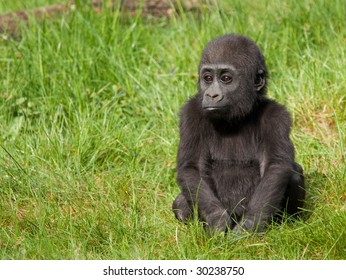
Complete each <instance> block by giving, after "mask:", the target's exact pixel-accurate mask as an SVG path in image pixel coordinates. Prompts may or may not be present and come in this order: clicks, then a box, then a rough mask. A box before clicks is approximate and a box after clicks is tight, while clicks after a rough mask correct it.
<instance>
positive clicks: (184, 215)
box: [172, 193, 192, 222]
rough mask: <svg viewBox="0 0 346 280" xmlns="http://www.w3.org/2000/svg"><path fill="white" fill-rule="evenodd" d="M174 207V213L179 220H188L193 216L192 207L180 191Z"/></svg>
mask: <svg viewBox="0 0 346 280" xmlns="http://www.w3.org/2000/svg"><path fill="white" fill-rule="evenodd" d="M172 207H173V212H174V215H175V217H176V218H177V219H178V220H179V221H181V222H186V221H187V220H189V219H190V218H191V217H192V209H191V207H190V206H189V204H188V202H187V200H186V198H185V196H183V194H181V193H180V194H179V195H178V196H177V198H176V199H175V200H174V202H173V206H172Z"/></svg>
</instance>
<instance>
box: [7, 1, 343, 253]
mask: <svg viewBox="0 0 346 280" xmlns="http://www.w3.org/2000/svg"><path fill="white" fill-rule="evenodd" d="M14 2H16V1H14ZM31 2H32V3H30V1H26V3H29V4H26V5H27V6H25V7H34V4H35V3H36V2H35V1H31ZM210 2H211V3H210V4H211V8H207V7H205V9H203V12H202V13H201V14H197V13H195V12H182V13H181V14H180V15H174V16H172V17H171V18H169V19H154V18H149V19H143V18H141V17H140V16H137V17H133V18H126V17H124V16H122V15H121V14H120V13H119V12H117V11H115V12H114V13H112V12H111V11H103V12H102V13H100V14H95V13H93V12H91V11H89V10H85V9H81V10H77V11H75V12H73V13H72V14H71V15H69V16H66V17H64V18H60V19H55V20H45V21H41V22H35V20H33V19H31V21H30V28H26V27H25V26H23V27H22V28H21V37H20V38H18V39H17V40H12V39H10V38H8V37H6V36H4V35H1V36H2V37H1V38H2V39H1V41H0V138H1V147H0V259H345V258H346V234H345V228H346V206H345V205H346V204H345V202H346V187H345V186H346V174H345V172H346V164H345V153H346V150H345V149H346V144H345V143H346V99H345V96H346V80H345V77H346V53H345V48H346V29H345V25H344V23H345V22H346V6H345V5H344V3H343V1H337V0H336V1H319V0H317V1H312V0H311V1H310V0H303V1H275V0H268V1H255V2H254V1H247V0H246V1H244V0H239V1H238V0H236V1H220V2H219V3H216V2H214V1H210ZM16 3H17V4H14V3H13V4H8V6H5V5H4V4H1V5H0V12H7V11H11V10H15V9H21V8H23V7H24V4H23V7H19V4H18V1H17V2H16ZM48 3H52V1H50V2H48V1H43V0H42V1H40V4H48ZM11 5H12V6H11ZM230 32H235V33H242V34H245V35H247V36H249V37H251V38H253V39H254V40H256V41H257V42H258V44H259V45H260V47H261V48H262V50H263V52H264V54H265V56H266V58H267V64H268V68H269V70H270V74H271V79H270V85H269V93H268V94H269V96H271V97H272V98H275V99H276V100H278V101H279V102H281V103H283V104H285V105H286V106H287V107H288V108H289V110H290V112H291V113H292V118H293V121H294V127H293V131H292V140H293V141H294V143H295V146H296V157H297V161H298V162H300V163H301V164H302V165H303V166H304V169H305V174H306V185H307V194H308V195H307V201H306V209H307V214H306V216H305V218H304V219H302V220H299V221H295V222H291V221H289V220H285V222H284V223H283V224H282V225H272V226H270V227H269V228H268V230H267V231H266V233H265V235H263V236H254V237H244V238H242V239H235V238H232V237H224V236H223V235H215V236H208V235H207V234H206V233H205V232H204V231H203V228H202V226H201V225H200V224H199V223H197V222H196V221H192V222H191V223H189V224H187V225H182V224H179V223H178V222H177V221H176V220H175V219H174V217H173V214H172V211H171V203H172V201H173V199H174V197H175V196H176V195H177V194H178V192H179V189H178V186H177V184H176V182H175V165H176V152H177V145H178V142H179V136H178V112H179V108H180V107H181V106H182V104H183V103H184V102H185V101H186V100H187V99H188V97H189V96H191V95H193V94H194V93H195V92H196V81H197V66H198V61H199V57H200V54H201V51H202V48H203V47H204V45H205V43H206V42H208V41H209V40H211V39H213V38H214V37H215V36H217V35H221V34H224V33H230Z"/></svg>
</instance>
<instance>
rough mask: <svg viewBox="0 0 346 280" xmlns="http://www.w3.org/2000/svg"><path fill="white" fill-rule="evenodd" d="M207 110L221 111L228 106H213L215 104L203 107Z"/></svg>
mask: <svg viewBox="0 0 346 280" xmlns="http://www.w3.org/2000/svg"><path fill="white" fill-rule="evenodd" d="M203 109H204V110H205V111H209V112H212V111H221V110H226V109H227V106H220V107H213V106H209V107H204V108H203Z"/></svg>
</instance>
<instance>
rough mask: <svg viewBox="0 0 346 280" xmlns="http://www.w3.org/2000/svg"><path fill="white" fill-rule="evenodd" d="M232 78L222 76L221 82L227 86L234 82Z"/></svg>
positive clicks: (225, 75)
mask: <svg viewBox="0 0 346 280" xmlns="http://www.w3.org/2000/svg"><path fill="white" fill-rule="evenodd" d="M232 80H233V79H232V77H231V76H230V75H227V74H224V75H222V76H221V81H222V82H223V83H225V84H228V83H230V82H232Z"/></svg>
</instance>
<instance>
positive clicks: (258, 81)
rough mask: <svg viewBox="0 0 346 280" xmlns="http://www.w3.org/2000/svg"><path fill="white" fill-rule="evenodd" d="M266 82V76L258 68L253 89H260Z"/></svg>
mask: <svg viewBox="0 0 346 280" xmlns="http://www.w3.org/2000/svg"><path fill="white" fill-rule="evenodd" d="M265 84H266V78H265V74H264V71H263V70H262V69H260V70H258V72H257V75H256V78H255V90H256V91H260V90H261V89H262V88H263V87H264V86H265Z"/></svg>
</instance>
